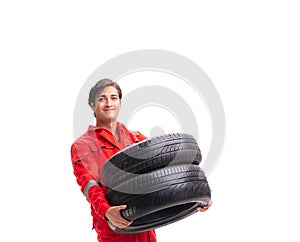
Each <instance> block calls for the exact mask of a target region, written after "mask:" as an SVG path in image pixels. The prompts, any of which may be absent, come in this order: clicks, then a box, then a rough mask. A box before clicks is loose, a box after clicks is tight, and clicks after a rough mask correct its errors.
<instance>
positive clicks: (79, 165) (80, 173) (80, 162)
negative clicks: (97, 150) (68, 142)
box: [71, 143, 110, 218]
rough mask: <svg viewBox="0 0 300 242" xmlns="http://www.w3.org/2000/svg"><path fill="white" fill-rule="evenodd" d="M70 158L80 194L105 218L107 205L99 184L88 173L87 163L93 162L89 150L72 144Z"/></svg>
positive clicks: (93, 159) (84, 146) (83, 146)
mask: <svg viewBox="0 0 300 242" xmlns="http://www.w3.org/2000/svg"><path fill="white" fill-rule="evenodd" d="M71 158H72V164H73V170H74V175H75V177H76V181H77V183H78V185H79V186H80V187H81V191H82V193H83V194H84V195H85V197H86V199H87V200H88V202H89V203H90V204H91V206H92V207H93V209H94V211H95V212H96V213H97V214H98V215H100V216H101V217H103V218H104V217H105V212H106V210H107V209H108V208H110V205H109V204H108V202H107V200H106V198H105V195H104V192H103V189H102V187H101V184H99V183H98V182H97V180H96V178H95V177H93V176H92V175H91V174H90V172H89V171H88V168H87V167H88V166H87V165H88V163H90V162H95V157H94V156H93V155H91V154H90V152H89V149H88V147H87V146H86V145H84V144H75V143H74V144H73V145H72V147H71Z"/></svg>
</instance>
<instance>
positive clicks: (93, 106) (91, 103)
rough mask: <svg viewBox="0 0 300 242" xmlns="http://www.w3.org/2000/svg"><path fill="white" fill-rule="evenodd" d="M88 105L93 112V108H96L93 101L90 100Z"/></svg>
mask: <svg viewBox="0 0 300 242" xmlns="http://www.w3.org/2000/svg"><path fill="white" fill-rule="evenodd" d="M89 105H90V107H91V109H92V110H93V111H94V112H95V108H96V107H95V103H93V102H90V103H89Z"/></svg>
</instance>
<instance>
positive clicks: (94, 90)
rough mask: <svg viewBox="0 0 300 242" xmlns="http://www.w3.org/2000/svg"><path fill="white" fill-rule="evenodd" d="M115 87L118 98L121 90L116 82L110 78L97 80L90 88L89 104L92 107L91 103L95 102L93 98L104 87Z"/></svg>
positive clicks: (120, 95)
mask: <svg viewBox="0 0 300 242" xmlns="http://www.w3.org/2000/svg"><path fill="white" fill-rule="evenodd" d="M110 86H112V87H115V88H116V89H117V90H118V94H119V98H120V100H121V99H122V90H121V88H120V86H119V84H118V83H116V82H114V81H112V80H111V79H108V78H105V79H101V80H99V81H98V82H97V83H96V85H95V86H93V87H92V88H91V90H90V94H89V105H90V106H91V107H92V105H91V103H93V104H95V98H96V97H97V95H98V94H99V93H101V92H102V91H103V90H104V89H105V88H106V87H110Z"/></svg>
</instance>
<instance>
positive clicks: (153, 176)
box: [106, 164, 207, 204]
mask: <svg viewBox="0 0 300 242" xmlns="http://www.w3.org/2000/svg"><path fill="white" fill-rule="evenodd" d="M199 181H203V182H207V180H206V177H205V174H204V172H203V171H202V169H201V168H200V167H199V166H197V165H189V164H183V165H176V166H168V167H164V168H162V169H159V170H155V171H151V172H149V173H145V174H140V175H138V176H135V177H134V178H132V179H129V180H127V181H125V182H123V183H121V184H120V185H118V186H115V187H114V189H109V191H108V193H107V194H106V198H107V200H108V201H109V202H110V203H114V204H117V203H119V204H124V203H127V202H128V200H131V199H136V198H137V197H139V196H140V195H145V194H147V193H151V192H155V191H159V190H162V189H165V188H167V187H169V186H171V185H176V184H182V183H184V182H199Z"/></svg>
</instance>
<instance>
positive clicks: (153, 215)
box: [106, 165, 211, 234]
mask: <svg viewBox="0 0 300 242" xmlns="http://www.w3.org/2000/svg"><path fill="white" fill-rule="evenodd" d="M172 169H173V171H174V173H173V174H171V175H170V171H171V170H172ZM184 170H186V171H187V172H184ZM176 171H178V172H177V173H176ZM161 174H166V175H161ZM167 174H168V175H167ZM148 175H149V174H148ZM148 175H147V174H145V175H143V176H142V177H141V178H140V179H141V180H143V181H144V182H143V183H144V185H141V186H140V185H139V184H137V183H138V182H139V180H140V179H138V178H133V180H131V181H128V182H126V183H127V184H126V185H125V184H124V186H127V185H129V184H135V186H137V187H139V188H141V187H146V184H147V182H148V180H149V182H150V181H153V184H154V185H153V187H155V188H153V190H154V191H152V192H150V193H146V194H127V193H122V192H118V191H114V190H111V191H109V192H108V193H107V194H106V196H107V200H108V201H109V203H110V204H111V205H112V206H114V205H120V204H127V208H126V209H124V210H122V211H121V215H122V216H123V217H124V218H125V219H127V220H129V221H133V223H132V224H131V225H130V226H129V227H127V228H126V229H118V228H116V227H114V226H113V225H112V224H110V226H111V228H112V229H113V230H114V231H115V232H117V233H123V234H127V233H137V232H143V231H148V230H151V229H154V228H158V227H161V226H164V225H167V224H170V223H173V222H176V221H178V220H181V219H183V218H185V217H187V216H190V215H191V214H193V213H194V212H195V211H196V208H197V207H199V206H205V205H207V204H208V203H209V201H210V198H211V193H210V188H209V185H208V182H207V180H206V178H205V175H204V173H203V171H202V170H201V168H200V167H199V166H197V165H180V166H177V168H176V169H174V168H172V167H166V168H162V169H161V170H158V171H154V172H152V173H151V174H150V175H149V176H148ZM156 176H157V177H156ZM179 177H181V178H179ZM161 181H163V182H162V183H161ZM159 184H161V185H159ZM114 201H117V202H114Z"/></svg>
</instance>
